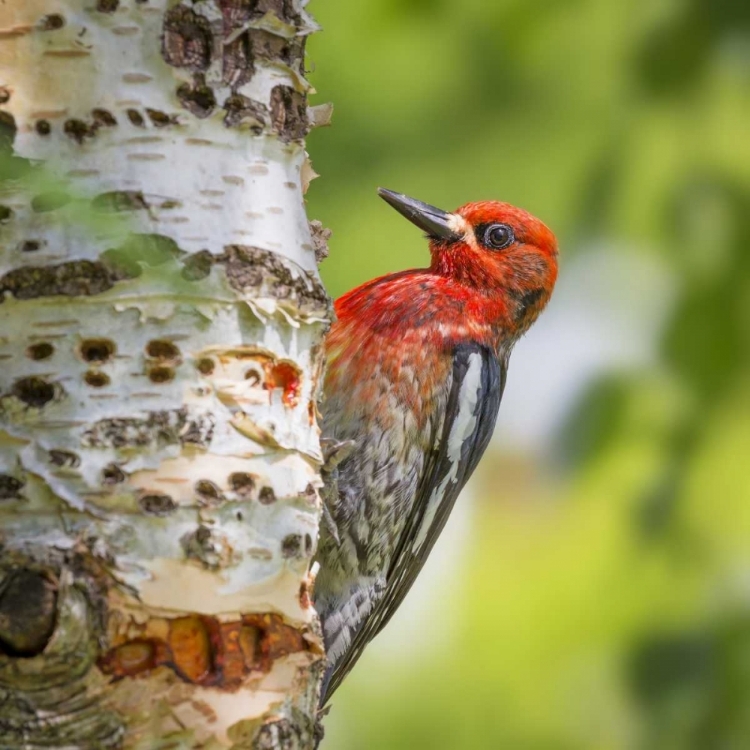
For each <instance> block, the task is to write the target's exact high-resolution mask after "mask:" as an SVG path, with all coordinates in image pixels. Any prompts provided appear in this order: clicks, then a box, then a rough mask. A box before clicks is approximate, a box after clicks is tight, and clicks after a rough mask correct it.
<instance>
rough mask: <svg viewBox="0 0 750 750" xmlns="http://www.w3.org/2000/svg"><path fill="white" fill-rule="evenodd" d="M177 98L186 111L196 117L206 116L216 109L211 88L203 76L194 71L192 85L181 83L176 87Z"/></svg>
mask: <svg viewBox="0 0 750 750" xmlns="http://www.w3.org/2000/svg"><path fill="white" fill-rule="evenodd" d="M177 98H178V99H179V100H180V103H181V104H182V106H183V107H185V109H186V110H188V112H192V114H194V115H195V116H196V117H197V118H198V119H200V120H202V119H203V118H205V117H208V116H209V115H210V114H211V113H212V112H213V111H214V109H216V97H215V96H214V92H213V89H212V88H211V87H210V86H208V85H207V84H206V79H205V76H203V75H202V74H200V73H196V74H195V75H194V76H193V83H192V85H191V84H189V83H183V84H181V85H180V86H179V87H178V88H177Z"/></svg>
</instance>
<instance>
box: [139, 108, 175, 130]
mask: <svg viewBox="0 0 750 750" xmlns="http://www.w3.org/2000/svg"><path fill="white" fill-rule="evenodd" d="M146 114H147V115H148V118H149V120H151V123H152V124H153V125H154V127H157V128H166V127H167V125H177V124H178V122H177V117H176V116H175V115H168V114H167V113H166V112H161V111H160V110H158V109H151V108H150V107H146Z"/></svg>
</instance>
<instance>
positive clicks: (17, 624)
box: [0, 569, 57, 657]
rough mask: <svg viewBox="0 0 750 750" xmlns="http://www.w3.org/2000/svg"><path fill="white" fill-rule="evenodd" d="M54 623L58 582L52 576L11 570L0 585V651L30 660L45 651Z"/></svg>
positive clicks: (36, 572)
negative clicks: (29, 658)
mask: <svg viewBox="0 0 750 750" xmlns="http://www.w3.org/2000/svg"><path fill="white" fill-rule="evenodd" d="M56 620H57V581H56V579H55V578H54V577H53V576H52V574H51V573H43V572H38V571H34V570H26V569H21V570H14V571H12V572H10V573H8V575H7V576H6V577H5V579H4V580H3V582H2V583H1V584H0V649H2V651H4V652H5V653H6V654H7V655H9V656H16V657H31V656H36V655H38V654H40V653H42V651H44V649H45V647H46V646H47V643H49V639H50V638H51V637H52V633H53V632H54V630H55V624H56Z"/></svg>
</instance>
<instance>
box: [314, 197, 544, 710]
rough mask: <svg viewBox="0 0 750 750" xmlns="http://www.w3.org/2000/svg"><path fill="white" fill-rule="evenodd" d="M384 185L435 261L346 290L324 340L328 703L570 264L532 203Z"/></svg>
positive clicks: (464, 468)
mask: <svg viewBox="0 0 750 750" xmlns="http://www.w3.org/2000/svg"><path fill="white" fill-rule="evenodd" d="M378 193H379V195H380V197H381V198H383V199H384V200H385V201H386V202H387V203H388V204H389V205H390V206H391V207H393V208H394V209H395V210H396V211H398V212H399V213H400V214H402V215H403V216H404V217H405V218H406V219H408V220H409V221H410V222H412V223H413V224H415V225H416V226H417V227H418V228H419V229H421V230H422V231H423V232H425V234H426V238H427V239H428V241H429V250H430V256H431V263H430V265H429V267H427V268H422V269H414V270H407V271H401V272H397V273H393V274H389V275H386V276H382V277H380V278H377V279H374V280H372V281H369V282H367V283H365V284H363V285H362V286H359V287H357V288H355V289H353V290H352V291H350V292H348V293H347V294H344V295H343V296H342V297H340V298H339V299H338V300H336V302H335V303H334V310H335V321H334V322H333V324H332V326H331V328H330V329H329V331H328V333H327V335H326V339H325V352H326V354H325V357H326V374H325V376H324V381H323V389H322V391H323V395H322V399H321V403H320V410H321V414H322V424H321V430H322V435H323V436H324V442H325V444H326V446H327V449H326V450H327V453H326V467H325V477H324V478H325V484H326V490H325V491H324V493H323V495H324V497H323V521H324V522H323V523H322V524H321V530H320V535H319V540H318V546H317V551H316V555H315V561H316V562H317V569H318V572H317V576H316V579H315V584H314V592H313V601H314V604H315V607H316V610H317V612H318V615H319V617H320V620H321V624H322V630H323V641H324V645H325V649H326V658H327V662H326V669H325V673H324V676H323V680H322V686H321V694H320V704H319V705H320V707H321V708H323V707H325V706H326V704H327V703H328V701H329V700H330V698H331V696H332V695H333V693H334V691H335V690H336V689H337V688H338V687H339V686H340V685H341V683H342V681H343V680H344V678H345V677H346V676H347V674H348V673H349V672H350V671H351V669H352V667H353V666H354V664H355V663H356V662H357V660H358V659H359V657H360V656H361V655H362V653H363V651H364V649H365V647H366V646H367V645H368V644H369V643H370V641H371V640H372V639H373V638H374V637H375V636H376V635H377V634H378V633H379V632H380V631H381V630H382V629H383V628H384V627H385V625H386V624H387V623H388V621H389V620H390V619H391V617H392V616H393V614H394V612H395V611H396V610H397V609H398V607H399V605H400V604H401V602H402V601H403V599H404V597H405V596H406V594H407V593H408V591H409V589H410V588H411V586H412V584H413V583H414V581H415V579H416V577H417V575H418V574H419V572H420V570H421V568H422V566H423V565H424V563H425V560H426V559H427V556H428V555H429V553H430V551H431V550H432V548H433V546H434V544H435V541H436V540H437V538H438V536H439V534H440V532H441V531H442V529H443V527H444V526H445V523H446V521H447V519H448V516H449V515H450V513H451V510H452V508H453V506H454V503H455V501H456V498H457V497H458V495H459V493H460V491H461V489H462V488H463V486H464V485H465V483H466V481H467V480H468V478H469V477H470V476H471V474H472V472H473V471H474V469H475V468H476V467H477V464H478V463H479V460H480V458H481V457H482V454H483V453H484V452H485V449H486V448H487V445H488V443H489V441H490V438H491V436H492V433H493V430H494V427H495V422H496V419H497V414H498V410H499V408H500V401H501V399H502V395H503V390H504V388H505V382H506V376H507V372H508V360H509V357H510V354H511V350H512V349H513V346H514V344H515V343H516V342H517V341H518V339H519V338H520V337H521V336H522V335H523V334H524V333H526V331H527V330H528V329H529V327H530V326H531V325H532V323H534V321H535V320H536V319H537V317H538V316H539V314H540V313H541V311H542V310H543V308H544V307H545V306H546V304H547V302H548V301H549V299H550V296H551V294H552V291H553V288H554V285H555V281H556V279H557V273H558V264H557V256H558V246H557V240H556V238H555V235H554V234H553V233H552V231H551V230H550V229H549V228H548V227H547V226H546V225H545V224H543V223H542V222H541V221H540V220H539V219H537V218H535V217H534V216H532V215H531V214H530V213H528V212H527V211H525V210H523V209H521V208H516V207H515V206H512V205H510V204H508V203H502V202H500V201H480V202H474V203H467V204H466V205H464V206H461V207H460V208H458V209H457V210H456V211H453V212H446V211H443V210H441V209H439V208H436V207H435V206H432V205H430V204H428V203H423V202H421V201H418V200H416V199H414V198H410V197H408V196H406V195H404V194H402V193H397V192H394V191H392V190H386V189H384V188H379V189H378Z"/></svg>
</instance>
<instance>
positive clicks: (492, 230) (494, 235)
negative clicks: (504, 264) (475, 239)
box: [482, 224, 515, 250]
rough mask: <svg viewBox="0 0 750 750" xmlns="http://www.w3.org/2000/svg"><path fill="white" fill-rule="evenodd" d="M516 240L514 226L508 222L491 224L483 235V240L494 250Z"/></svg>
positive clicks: (500, 248)
mask: <svg viewBox="0 0 750 750" xmlns="http://www.w3.org/2000/svg"><path fill="white" fill-rule="evenodd" d="M514 240H515V236H514V234H513V228H512V227H509V226H508V225H507V224H490V225H489V226H488V227H487V228H486V229H485V230H484V234H483V236H482V242H483V244H485V245H486V246H487V247H491V248H493V249H494V250H502V249H503V248H504V247H508V245H510V244H511V243H512V242H513V241H514Z"/></svg>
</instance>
